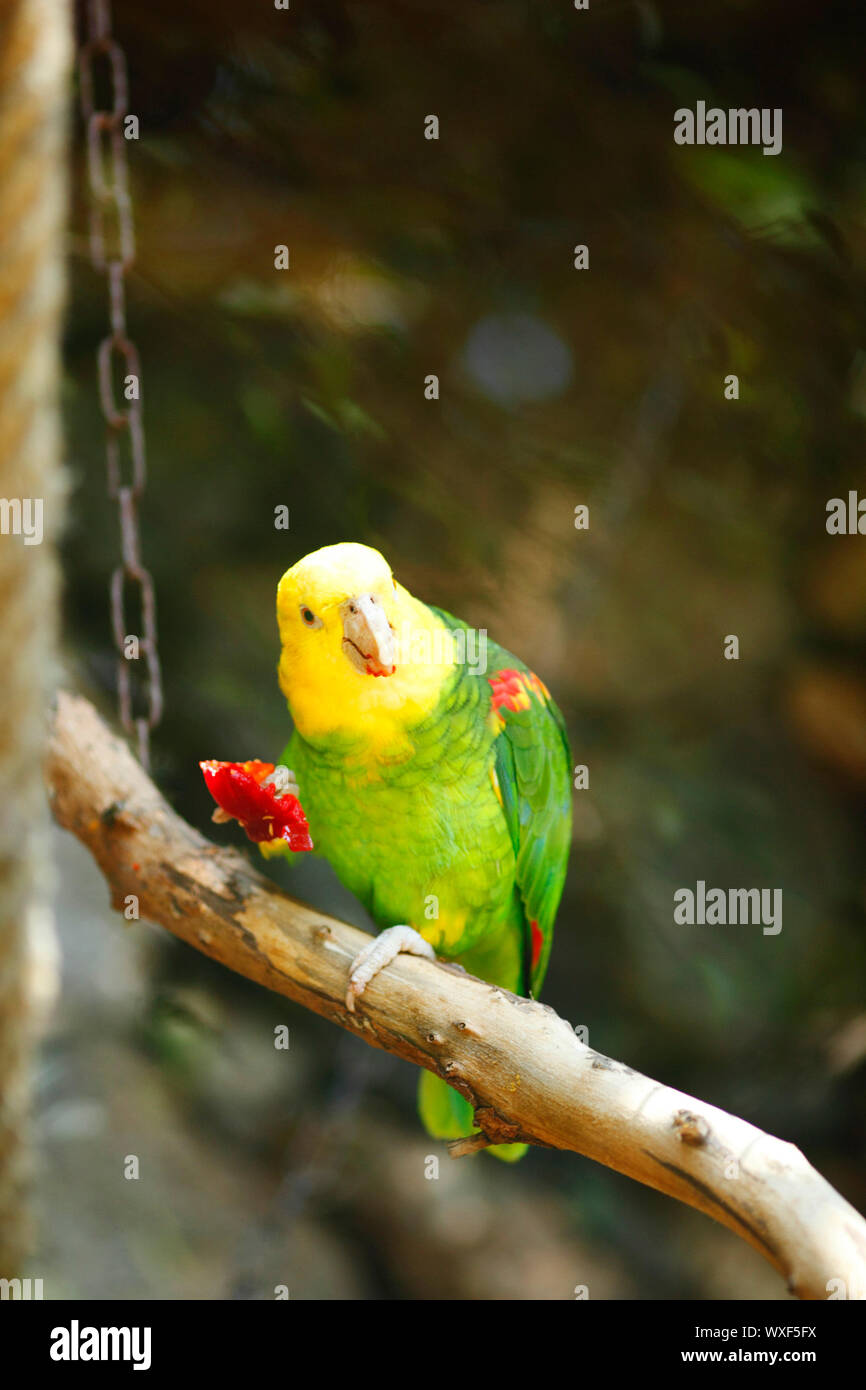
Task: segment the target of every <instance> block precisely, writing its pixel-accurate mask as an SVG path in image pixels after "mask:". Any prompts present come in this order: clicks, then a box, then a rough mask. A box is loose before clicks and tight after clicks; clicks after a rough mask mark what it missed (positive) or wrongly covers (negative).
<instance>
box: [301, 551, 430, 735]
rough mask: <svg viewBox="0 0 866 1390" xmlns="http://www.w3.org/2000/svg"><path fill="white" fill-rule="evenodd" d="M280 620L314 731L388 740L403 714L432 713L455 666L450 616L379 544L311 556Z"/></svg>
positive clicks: (308, 731) (304, 723)
mask: <svg viewBox="0 0 866 1390" xmlns="http://www.w3.org/2000/svg"><path fill="white" fill-rule="evenodd" d="M277 621H278V623H279V628H280V642H281V644H282V652H281V655H280V667H279V674H280V686H281V688H282V691H283V694H284V695H285V696H286V699H287V700H288V702H289V708H290V710H291V712H292V717H293V719H294V721H295V724H296V725H297V727H298V729H299V731H300V732H301V734H302V735H303V736H305V737H310V738H314V737H321V736H325V735H327V734H328V733H331V732H334V731H336V730H341V731H343V732H347V733H352V732H355V733H358V734H362V733H363V734H366V735H367V737H368V738H369V740H370V742H371V743H374V744H382V743H386V742H387V741H388V740H389V739H390V738H392V737H393V736H394V730H395V721H396V723H397V724H399V725H403V726H405V722H406V721H407V720H409V721H411V720H412V719H414V718H415V717H416V716H417V717H418V718H423V717H424V714H426V713H429V711H430V709H432V707H433V706H434V705H435V702H436V698H438V693H439V690H440V689H441V684H442V681H443V679H444V677H445V675H446V674H447V671H448V670H450V668H451V666H452V665H453V651H452V649H451V647H450V644H449V643H448V642H447V641H446V642H443V641H442V637H443V633H444V631H445V630H444V626H443V624H442V623H441V622H440V620H439V619H438V618H436V616H435V615H434V614H433V613H431V612H430V610H429V609H428V608H426V607H425V606H424V604H421V603H418V601H417V600H416V599H414V598H413V597H412V595H411V594H410V593H409V592H408V591H407V590H406V589H404V588H403V587H402V585H400V584H398V583H397V582H396V581H395V579H394V576H393V574H392V573H391V567H390V565H389V564H388V562H387V560H386V559H385V558H384V556H383V555H380V553H379V551H378V550H373V549H372V548H371V547H370V546H366V545H357V544H355V543H354V542H349V541H345V542H342V543H340V544H339V545H327V546H324V547H323V548H322V549H321V550H314V551H313V552H312V553H311V554H310V555H305V556H304V558H303V559H302V560H299V561H298V562H297V564H295V565H293V566H292V568H291V569H289V570H287V571H286V573H285V574H284V575H283V577H282V579H281V580H280V584H279V588H278V590H277ZM434 632H435V634H436V636H437V638H438V640H437V641H436V642H435V643H434V642H431V641H429V640H428V641H427V643H426V645H425V644H424V641H423V638H424V636H425V635H426V636H427V637H428V638H429V637H431V636H432V635H433V634H434ZM446 635H447V634H446ZM419 639H422V640H419ZM428 658H429V659H428Z"/></svg>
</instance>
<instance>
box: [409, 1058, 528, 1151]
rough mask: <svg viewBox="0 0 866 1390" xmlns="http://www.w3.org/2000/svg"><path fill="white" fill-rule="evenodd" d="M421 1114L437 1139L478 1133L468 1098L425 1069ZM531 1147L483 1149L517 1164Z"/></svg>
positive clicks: (419, 1099)
mask: <svg viewBox="0 0 866 1390" xmlns="http://www.w3.org/2000/svg"><path fill="white" fill-rule="evenodd" d="M418 1113H419V1114H420V1116H421V1119H422V1120H423V1122H424V1128H425V1129H426V1131H427V1133H428V1134H430V1135H432V1137H433V1138H434V1139H465V1138H466V1137H467V1136H468V1135H470V1134H477V1133H478V1126H477V1125H476V1123H475V1115H474V1112H473V1110H472V1106H471V1105H470V1104H469V1101H468V1100H464V1099H463V1097H462V1096H461V1095H458V1094H457V1092H456V1091H455V1090H453V1089H452V1087H451V1086H449V1085H448V1084H447V1083H446V1082H445V1081H442V1080H441V1079H440V1078H439V1077H438V1076H434V1075H433V1073H432V1072H430V1071H426V1070H425V1071H422V1072H421V1077H420V1080H419V1082H418ZM528 1148H529V1145H528V1144H491V1146H490V1148H488V1149H485V1150H484V1152H485V1153H489V1154H492V1155H493V1157H494V1158H501V1159H502V1161H503V1162H504V1163H516V1162H517V1160H518V1159H519V1158H522V1157H523V1155H524V1154H525V1153H526V1150H527V1149H528Z"/></svg>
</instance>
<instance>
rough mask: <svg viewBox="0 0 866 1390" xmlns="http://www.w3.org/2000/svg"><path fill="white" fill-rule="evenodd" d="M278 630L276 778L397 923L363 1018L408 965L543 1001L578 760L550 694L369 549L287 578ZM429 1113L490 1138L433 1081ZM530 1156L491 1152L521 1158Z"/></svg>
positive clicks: (327, 848)
mask: <svg viewBox="0 0 866 1390" xmlns="http://www.w3.org/2000/svg"><path fill="white" fill-rule="evenodd" d="M277 623H278V628H279V637H280V656H279V665H278V679H279V684H280V688H281V690H282V693H283V695H284V696H285V698H286V701H287V705H288V710H289V713H290V715H291V719H292V723H293V733H292V735H291V738H290V740H289V742H288V744H287V745H286V748H285V749H284V751H283V753H282V755H281V758H280V763H279V766H278V767H277V768H276V771H275V775H274V778H273V779H270V780H272V781H274V782H275V783H276V784H277V786H278V789H279V790H280V791H281V792H290V793H294V794H296V795H299V796H300V800H301V803H302V805H303V808H304V812H305V814H306V817H307V821H308V823H309V828H310V833H311V835H312V840H313V844H314V845H315V851H316V852H317V853H319V854H322V855H324V857H325V858H326V859H327V860H328V861H329V862H330V864H331V865H332V867H333V869H334V870H335V872H336V874H337V876H338V878H339V879H340V880H341V881H342V882H343V884H345V886H346V887H347V888H348V889H350V891H351V892H353V893H354V894H355V895H356V897H357V898H359V899H360V901H361V903H362V904H363V905H364V907H365V908H366V909H367V911H368V912H369V914H370V915H371V917H372V918H373V921H374V922H375V923H376V925H377V927H379V928H380V932H379V935H378V936H376V937H374V938H373V939H372V941H371V943H370V945H369V946H367V947H366V948H365V949H364V950H363V951H362V952H361V953H360V954H359V955H358V957H357V958H356V960H355V961H354V962H353V965H352V967H351V971H350V976H349V982H348V987H347V994H346V1005H347V1007H348V1008H349V1009H352V1010H354V1008H355V1006H356V1003H357V1001H358V1000H359V998H360V996H361V995H362V994H363V992H364V990H365V989H366V988H367V986H368V985H369V983H370V981H371V980H372V979H373V978H374V977H375V975H377V974H378V973H379V971H381V970H383V969H385V968H386V967H387V966H388V964H389V963H390V962H391V961H392V960H393V959H394V958H395V956H396V955H397V954H399V953H401V952H407V953H410V954H415V955H421V956H427V957H429V958H430V959H434V960H435V959H436V958H437V957H441V958H443V959H445V960H449V961H456V962H457V963H459V964H460V965H462V966H463V967H464V968H465V969H466V970H468V971H469V972H470V973H472V974H473V975H477V976H479V977H480V978H481V979H482V980H486V981H489V982H490V983H491V984H493V985H497V986H500V987H502V988H503V989H507V990H509V991H511V992H512V993H515V994H521V995H527V996H532V997H536V996H537V995H538V992H539V990H540V988H541V984H542V981H543V979H544V976H545V972H546V970H547V965H548V961H549V958H550V949H551V942H552V938H553V927H554V919H555V916H556V912H557V908H558V906H559V901H560V898H561V896H562V891H563V886H564V882H565V876H566V868H567V863H568V856H569V850H570V847H571V754H570V751H569V744H568V736H567V732H566V728H565V722H564V720H563V717H562V714H561V713H560V711H559V709H558V708H557V706H556V704H555V703H554V701H553V699H552V697H551V695H550V693H549V691H548V689H547V687H546V686H545V685H544V684H543V682H542V681H541V680H540V679H539V678H538V677H537V676H536V675H534V674H533V673H532V672H531V671H530V670H529V668H528V667H527V666H526V665H525V664H524V663H523V662H522V661H520V660H519V659H518V658H517V657H515V656H512V655H511V653H510V652H508V651H506V650H505V649H504V648H502V647H500V646H498V645H497V644H496V643H494V642H493V641H488V640H487V636H486V632H484V633H479V632H477V631H476V630H474V629H471V628H469V627H468V626H467V624H465V623H463V622H461V621H460V619H458V618H455V617H452V616H451V615H450V614H449V613H447V612H445V611H444V610H443V609H441V608H436V607H432V606H429V605H427V604H425V603H423V602H421V601H420V600H419V599H417V598H415V597H413V595H412V594H411V593H409V592H408V590H407V589H405V588H404V587H403V586H402V585H401V584H399V583H398V582H397V580H395V578H394V576H393V573H392V571H391V568H390V566H389V564H388V563H387V561H386V560H385V558H384V557H383V556H382V555H381V554H380V553H379V551H378V550H375V549H373V548H372V547H370V546H366V545H361V544H358V543H355V542H341V543H338V544H333V545H327V546H324V547H322V548H321V549H319V550H315V551H313V552H312V553H311V554H309V555H305V556H304V557H303V558H302V559H300V560H298V561H297V563H296V564H294V565H292V567H291V568H290V569H288V570H287V571H286V572H285V574H284V575H283V576H282V578H281V579H280V581H279V585H278V589H277ZM260 849H262V851H263V853H265V854H266V855H271V854H275V853H281V852H286V850H287V846H286V844H285V842H284V841H279V840H277V841H274V842H273V843H271V844H263V845H260ZM418 1108H419V1112H420V1116H421V1120H422V1122H423V1124H424V1126H425V1128H426V1130H427V1132H428V1133H429V1134H430V1135H431V1136H432V1137H433V1138H435V1139H438V1140H453V1139H461V1138H467V1137H469V1136H470V1135H471V1134H473V1132H476V1133H477V1126H476V1125H475V1124H474V1114H473V1109H472V1106H471V1105H470V1104H469V1102H468V1101H467V1100H466V1099H465V1098H464V1097H463V1096H461V1095H460V1094H459V1093H458V1092H457V1091H455V1090H454V1089H453V1088H452V1087H450V1086H449V1085H448V1084H447V1082H446V1081H445V1080H444V1079H442V1078H441V1077H439V1076H436V1075H434V1074H433V1073H432V1072H429V1071H427V1070H423V1071H422V1072H421V1075H420V1080H419V1088H418ZM527 1147H528V1146H527V1145H526V1144H524V1143H511V1144H494V1145H490V1146H489V1147H488V1148H487V1149H486V1152H488V1153H491V1154H493V1156H494V1157H497V1158H500V1159H503V1160H504V1161H506V1162H514V1161H516V1160H517V1159H519V1158H521V1157H522V1156H523V1154H524V1153H525V1152H526V1149H527Z"/></svg>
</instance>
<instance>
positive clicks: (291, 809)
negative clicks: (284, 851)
mask: <svg viewBox="0 0 866 1390" xmlns="http://www.w3.org/2000/svg"><path fill="white" fill-rule="evenodd" d="M199 767H200V768H201V770H202V772H203V773H204V780H205V782H206V783H207V789H208V791H209V792H210V794H211V796H212V797H213V799H214V801H215V802H216V803H217V805H218V806H219V807H220V808H221V809H222V810H223V811H225V813H226V815H227V816H231V817H232V819H233V820H237V821H240V823H241V825H242V826H243V828H244V830H245V831H246V832H247V835H248V836H249V838H250V839H251V840H254V841H255V842H256V844H260V843H261V842H263V841H268V840H285V841H286V843H287V845H288V846H289V849H291V850H308V849H312V848H313V842H312V840H311V839H310V828H309V826H308V825H307V818H306V816H305V815H304V812H303V809H302V807H301V803H300V801H299V800H298V798H297V797H296V796H292V794H291V792H286V793H285V794H284V795H283V796H278V795H277V794H276V792H275V790H274V788H273V787H272V786H268V787H265V786H263V785H262V783H263V782H264V780H265V778H266V777H270V775H271V773H272V772H273V770H274V765H273V763H262V762H259V760H258V759H257V758H254V759H252V761H250V762H248V763H221V762H217V761H216V760H215V759H213V758H209V759H207V760H206V761H205V762H201V763H199Z"/></svg>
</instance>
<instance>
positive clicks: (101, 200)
mask: <svg viewBox="0 0 866 1390" xmlns="http://www.w3.org/2000/svg"><path fill="white" fill-rule="evenodd" d="M86 25H87V29H86V32H87V38H86V40H85V42H84V44H83V45H82V48H81V51H80V54H79V68H78V70H79V81H80V96H81V114H82V117H83V118H84V124H85V130H86V135H87V176H88V183H89V188H90V200H89V216H90V260H91V263H92V265H93V268H94V270H96V271H97V272H98V273H99V274H101V275H104V276H105V279H106V286H107V290H108V317H109V323H110V326H111V331H110V332H109V333H108V334H107V335H106V336H105V337H104V338H103V340H102V342H101V343H100V344H99V347H98V349H97V353H96V370H97V379H98V382H99V402H100V405H101V407H102V414H103V416H104V418H105V454H106V476H107V486H108V496H109V497H110V498H111V500H112V501H113V502H116V504H117V516H118V528H119V531H120V555H121V562H120V564H119V565H118V566H117V567H116V569H115V570H114V571H113V573H112V575H111V582H110V586H109V592H110V596H111V630H112V633H113V635H114V644H115V647H116V648H117V700H118V709H119V714H120V721H121V723H122V725H123V727H124V729H126V730H127V732H128V733H135V734H136V736H137V739H138V755H139V758H140V759H141V761H142V763H143V764H144V766H145V767H147V768H149V766H150V732H151V730H152V729H153V728H154V727H155V726H156V725H157V724H158V723H159V721H160V719H161V718H162V708H163V697H162V679H161V674H160V666H159V652H158V650H157V643H156V595H155V592H154V587H153V579H152V578H151V575H150V573H149V572H148V570H147V569H146V568H145V567H144V565H143V564H142V562H141V540H140V535H139V527H138V503H139V499H140V497H141V495H142V493H143V492H144V488H145V484H146V481H147V467H146V462H145V447H144V426H143V424H142V415H141V365H140V361H139V356H138V350H137V348H136V346H135V344H134V343H133V342H132V340H131V339H130V337H129V335H128V333H127V331H126V275H127V272H128V271H129V269H130V268H131V266H132V265H133V264H134V263H135V226H134V223H133V216H132V202H131V200H130V196H129V179H128V173H127V163H126V138H125V136H124V130H123V126H124V118H125V117H126V116H127V114H128V110H129V84H128V81H127V73H126V58H125V56H124V52H123V49H122V48H121V47H120V45H119V44H118V43H117V41H116V40H115V39H114V38H113V37H112V33H111V5H110V0H87V4H86ZM100 67H101V68H102V69H104V75H105V78H106V79H107V82H108V91H109V93H110V96H111V98H112V99H111V101H110V103H109V105H108V107H107V109H103V110H100V109H98V108H97V105H96V100H97V98H96V78H97V75H98V73H99V70H100ZM118 374H119V375H120V377H121V378H122V380H123V381H124V385H125V386H127V387H128V388H129V391H130V393H131V398H130V396H127V395H126V393H125V401H124V405H121V404H119V403H118V401H117V398H116V394H115V385H114V383H115V379H116V376H117V375H118ZM124 455H127V456H128V463H127V465H126V475H127V476H124V465H123V456H124ZM133 595H137V598H138V611H139V614H140V618H141V627H142V631H141V635H140V636H139V637H138V638H137V642H135V641H133V642H130V639H135V638H136V634H135V633H134V632H132V631H131V630H130V626H129V624H128V622H127V617H126V612H127V603H128V602H129V601H130V599H131V598H132V597H133ZM136 647H137V650H136ZM127 648H129V650H127ZM139 655H143V657H144V663H145V671H144V675H143V676H141V677H139V678H138V679H137V680H136V681H133V679H132V669H133V668H132V661H133V660H135V659H136V658H137V657H138V656H139ZM142 710H144V711H145V712H144V713H142V712H141V711H142ZM134 711H138V712H134Z"/></svg>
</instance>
